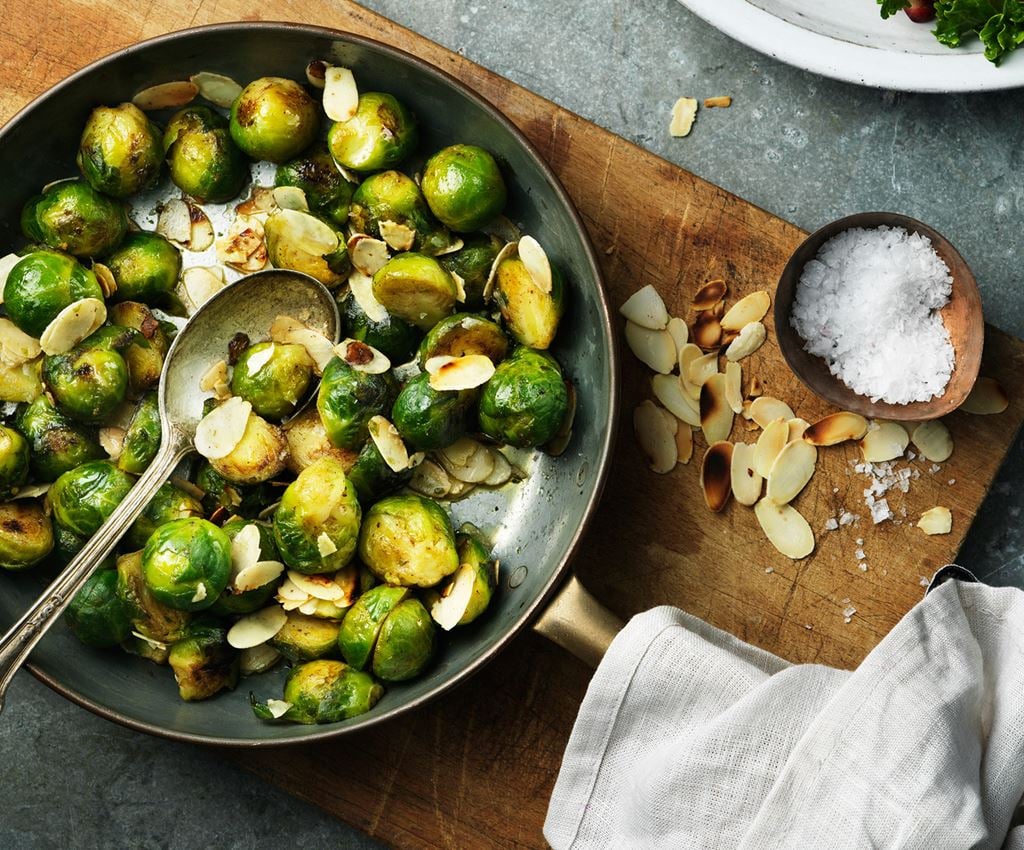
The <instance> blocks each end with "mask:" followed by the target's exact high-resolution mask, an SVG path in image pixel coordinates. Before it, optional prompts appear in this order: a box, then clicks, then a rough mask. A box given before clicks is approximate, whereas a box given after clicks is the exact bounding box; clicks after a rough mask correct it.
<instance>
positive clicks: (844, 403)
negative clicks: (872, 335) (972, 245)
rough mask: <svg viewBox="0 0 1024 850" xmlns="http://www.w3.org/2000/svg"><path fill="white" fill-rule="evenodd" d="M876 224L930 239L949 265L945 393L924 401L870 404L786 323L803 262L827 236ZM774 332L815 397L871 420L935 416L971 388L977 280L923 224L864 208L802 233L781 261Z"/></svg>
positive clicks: (980, 327)
mask: <svg viewBox="0 0 1024 850" xmlns="http://www.w3.org/2000/svg"><path fill="white" fill-rule="evenodd" d="M881 225H887V226H889V227H902V228H903V229H905V230H908V231H910V232H911V233H920V234H921V235H922V236H926V237H928V239H930V240H931V243H932V247H934V248H935V251H936V253H938V255H939V256H940V257H941V258H942V260H943V262H945V264H946V265H947V266H949V271H950V274H951V275H952V276H953V292H952V295H951V296H950V300H949V303H948V304H947V305H946V306H945V307H943V308H942V311H941V316H942V321H943V323H944V324H945V325H946V329H947V330H948V331H949V338H950V341H951V342H952V343H953V352H954V361H953V374H952V375H951V376H950V379H949V383H948V384H947V385H946V390H945V392H944V393H943V394H942V395H941V396H938V397H935V398H932V399H931V400H929V401H915V402H911V403H910V404H887V403H886V402H883V401H878V402H872V401H871V399H869V398H868V397H867V396H862V395H860V394H858V393H855V392H854V391H853V390H851V389H850V388H849V387H848V386H846V384H844V383H843V382H842V381H840V380H839V379H838V378H836V377H835V376H834V375H832V373H831V372H829V370H828V366H827V365H826V364H825V361H824V360H822V359H821V358H820V357H816V356H814V355H813V354H808V353H807V351H805V350H804V341H803V340H802V339H801V338H800V335H799V334H798V333H797V332H796V330H795V329H794V328H793V326H792V324H790V313H791V311H792V309H793V298H794V296H795V293H796V285H797V282H798V281H799V280H800V276H801V275H802V274H803V270H804V266H805V265H806V264H807V263H808V262H809V261H810V260H813V259H814V258H815V257H816V256H817V254H818V250H819V249H820V248H821V246H822V245H824V244H825V243H826V242H827V241H828V240H829V239H831V238H832V237H833V236H836V235H837V234H839V233H841V232H842V231H844V230H850V229H851V228H854V227H864V228H873V227H879V226H881ZM774 316H775V334H776V337H777V338H778V341H779V348H780V349H782V355H783V357H785V358H786V363H788V364H789V368H790V369H792V370H793V373H794V374H795V375H796V376H797V377H798V378H799V379H800V380H801V381H803V383H804V384H805V385H806V386H807V387H808V388H809V389H810V390H811V391H812V392H814V393H815V394H816V395H819V396H821V398H823V399H825V400H826V401H828V402H830V403H832V404H834V405H836V406H837V407H839V408H841V409H843V410H851V411H853V412H854V413H860V414H861V415H862V416H867V417H870V418H877V419H897V420H903V421H922V420H925V419H937V418H938V417H940V416H944V415H945V414H947V413H949V412H951V411H953V410H955V409H956V408H957V407H959V406H960V405H961V404H962V403H963V401H964V399H965V398H967V396H968V394H969V393H970V391H971V388H972V387H973V386H974V382H975V380H976V379H977V377H978V369H979V367H980V366H981V350H982V348H983V346H984V342H985V319H984V316H983V315H982V310H981V294H980V293H979V292H978V283H977V281H976V280H975V279H974V275H973V274H972V273H971V270H970V269H969V268H968V266H967V263H965V262H964V258H963V257H961V256H960V254H959V253H957V250H956V248H954V247H953V245H952V244H951V243H950V242H949V240H948V239H946V238H945V237H944V236H942V234H940V233H937V232H936V231H935V230H933V229H932V228H930V227H929V226H928V225H926V224H922V223H921V222H920V221H917V220H916V219H913V218H908V217H907V216H905V215H898V214H897V213H887V212H866V213H858V214H857V215H851V216H847V217H846V218H841V219H838V220H837V221H833V222H832V223H831V224H826V225H825V226H824V227H822V228H821V229H820V230H816V231H815V232H814V233H812V234H811V235H810V236H808V237H807V238H806V239H805V240H804V242H803V244H802V245H800V247H799V248H797V249H796V252H795V253H794V254H793V256H792V257H791V258H790V260H789V262H788V263H786V268H785V269H784V270H783V272H782V277H781V278H779V285H778V288H777V289H776V291H775V312H774Z"/></svg>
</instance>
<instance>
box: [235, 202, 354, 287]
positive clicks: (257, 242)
mask: <svg viewBox="0 0 1024 850" xmlns="http://www.w3.org/2000/svg"><path fill="white" fill-rule="evenodd" d="M274 215H275V216H290V217H291V216H302V217H303V218H307V219H310V220H312V221H316V219H314V218H313V217H312V216H310V215H306V214H305V213H301V212H298V211H297V210H280V211H278V212H276V213H274ZM324 227H325V228H326V227H327V225H324ZM327 229H328V230H330V228H327ZM263 237H264V229H263V224H262V223H261V222H260V221H259V220H258V219H256V218H254V217H251V216H250V217H242V216H239V217H237V218H235V220H234V221H233V222H232V223H231V226H230V227H229V228H228V231H227V233H225V234H224V235H223V236H222V237H221V238H220V239H218V240H217V259H218V260H220V262H222V263H224V264H225V265H228V266H231V268H233V269H237V270H238V271H240V272H244V273H246V274H248V273H249V272H258V271H259V270H260V269H262V268H263V267H264V266H266V264H267V243H266V242H265V241H264V239H263ZM296 244H297V241H296ZM335 244H337V238H335ZM324 253H326V252H324Z"/></svg>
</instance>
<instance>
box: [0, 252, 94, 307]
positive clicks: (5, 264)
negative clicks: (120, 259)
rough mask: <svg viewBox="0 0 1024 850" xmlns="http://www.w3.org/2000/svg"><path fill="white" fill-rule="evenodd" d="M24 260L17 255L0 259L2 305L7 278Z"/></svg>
mask: <svg viewBox="0 0 1024 850" xmlns="http://www.w3.org/2000/svg"><path fill="white" fill-rule="evenodd" d="M23 259H24V257H19V256H18V255H17V254H4V256H3V257H0V304H2V303H3V299H4V287H5V286H7V278H8V277H9V276H10V274H11V269H13V268H14V267H15V266H16V265H18V263H20V262H21V261H22V260H23ZM101 285H102V284H101Z"/></svg>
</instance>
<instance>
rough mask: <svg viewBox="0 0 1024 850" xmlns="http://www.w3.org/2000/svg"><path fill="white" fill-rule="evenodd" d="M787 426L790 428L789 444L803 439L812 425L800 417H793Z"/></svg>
mask: <svg viewBox="0 0 1024 850" xmlns="http://www.w3.org/2000/svg"><path fill="white" fill-rule="evenodd" d="M786 424H787V425H788V426H789V442H791V443H792V442H793V440H800V439H803V436H804V434H806V433H807V429H808V428H810V427H811V424H810V423H809V422H808V421H807V420H806V419H801V418H800V417H799V416H795V417H793V418H792V419H790V420H789V422H787V423H786Z"/></svg>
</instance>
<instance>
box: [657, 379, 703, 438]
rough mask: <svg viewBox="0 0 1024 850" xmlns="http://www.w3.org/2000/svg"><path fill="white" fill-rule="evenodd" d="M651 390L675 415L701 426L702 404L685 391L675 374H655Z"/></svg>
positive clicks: (695, 425) (688, 422)
mask: <svg viewBox="0 0 1024 850" xmlns="http://www.w3.org/2000/svg"><path fill="white" fill-rule="evenodd" d="M651 390H652V391H653V392H654V397H655V398H656V399H657V400H658V401H659V402H661V403H662V404H663V405H664V406H665V407H666V408H667V409H668V410H669V411H670V412H671V413H672V415H673V416H675V417H676V418H678V419H680V420H681V421H683V422H685V423H686V424H687V425H692V426H693V427H694V428H699V427H700V405H699V404H698V403H697V400H696V399H694V398H693V397H691V396H690V395H688V394H687V393H686V392H684V391H683V385H682V383H681V382H680V380H679V378H677V377H676V376H675V375H654V376H653V377H652V378H651Z"/></svg>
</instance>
